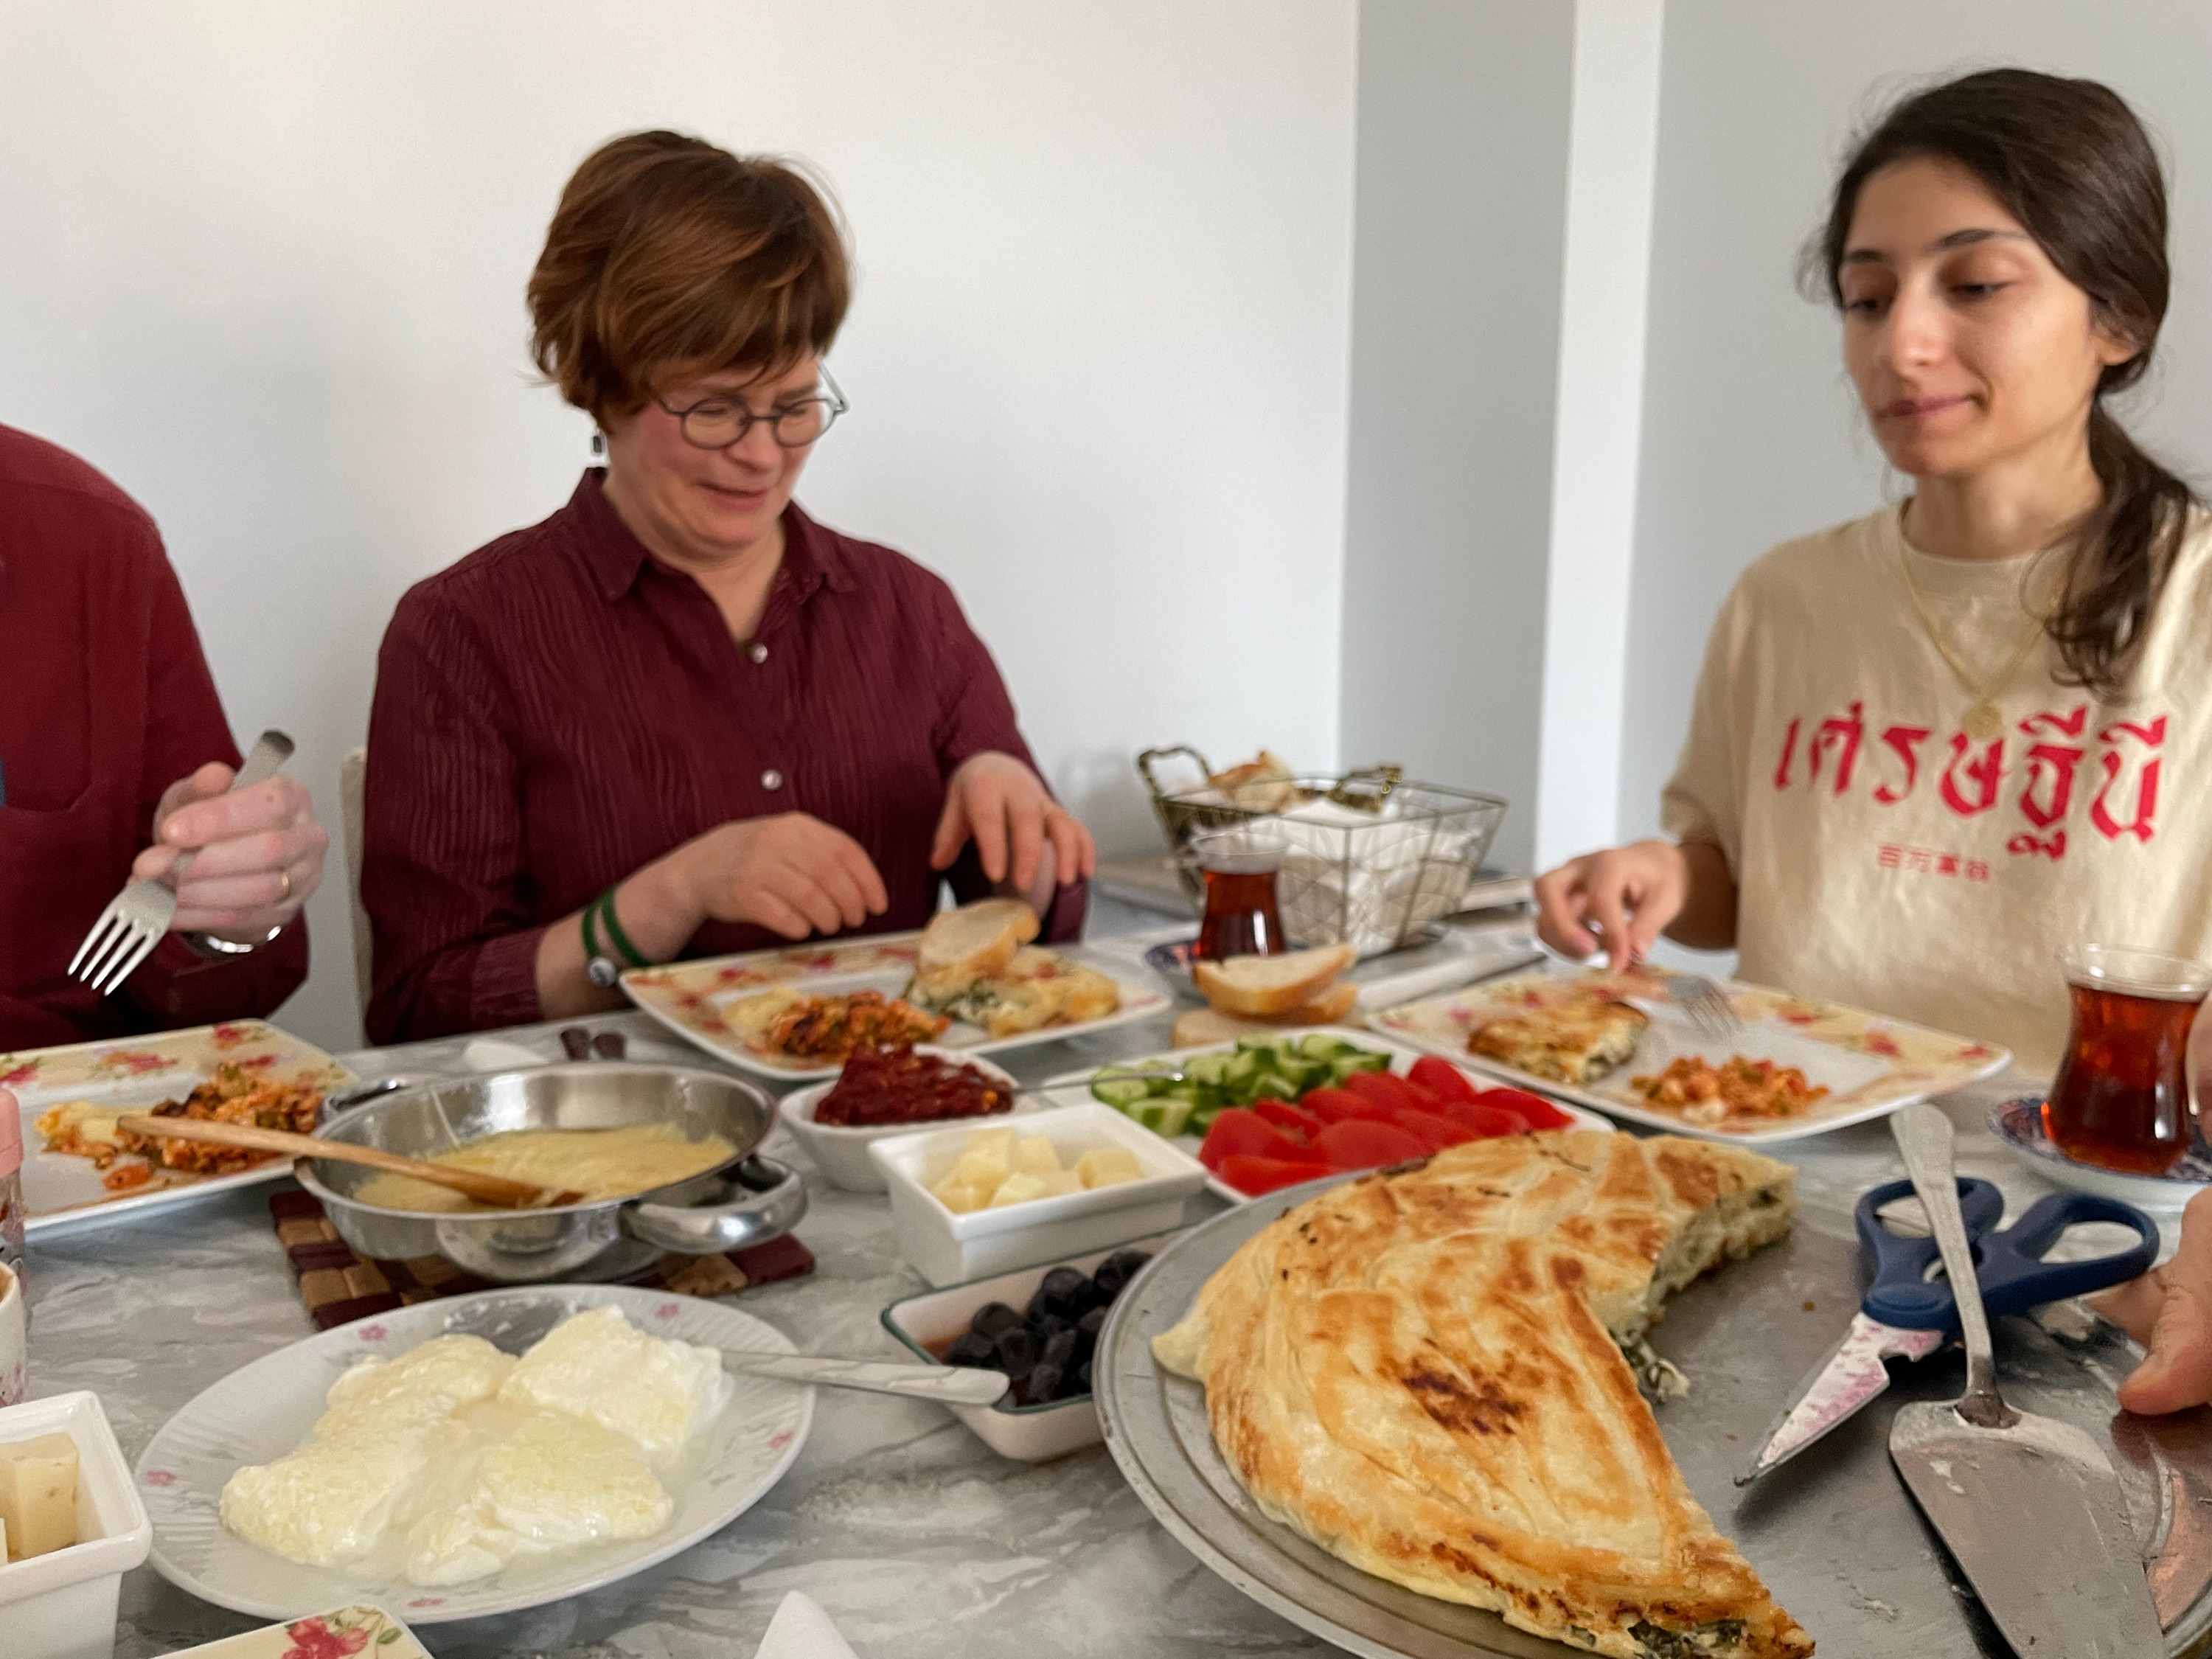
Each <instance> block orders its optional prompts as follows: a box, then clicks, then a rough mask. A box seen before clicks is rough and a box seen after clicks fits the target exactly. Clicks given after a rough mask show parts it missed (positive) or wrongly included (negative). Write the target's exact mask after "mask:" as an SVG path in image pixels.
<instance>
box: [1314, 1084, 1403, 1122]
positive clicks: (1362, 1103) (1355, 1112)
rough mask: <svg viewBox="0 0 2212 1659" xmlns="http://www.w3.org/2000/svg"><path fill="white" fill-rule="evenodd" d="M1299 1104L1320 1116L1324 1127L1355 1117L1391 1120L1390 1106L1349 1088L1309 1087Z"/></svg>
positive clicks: (1348, 1120) (1368, 1119)
mask: <svg viewBox="0 0 2212 1659" xmlns="http://www.w3.org/2000/svg"><path fill="white" fill-rule="evenodd" d="M1298 1105H1299V1107H1300V1108H1301V1109H1304V1110H1305V1111H1309V1112H1311V1113H1312V1114H1313V1115H1315V1116H1316V1117H1317V1118H1319V1119H1320V1120H1321V1121H1322V1126H1323V1127H1327V1126H1328V1125H1329V1124H1331V1123H1348V1122H1350V1121H1352V1120H1353V1119H1355V1118H1364V1119H1366V1120H1367V1121H1370V1122H1373V1123H1388V1122H1389V1121H1390V1109H1389V1107H1388V1106H1378V1105H1376V1103H1374V1102H1373V1101H1371V1100H1367V1099H1364V1098H1363V1097H1360V1096H1358V1095H1355V1094H1353V1093H1352V1091H1350V1090H1348V1089H1309V1090H1307V1091H1306V1092H1305V1097H1304V1098H1303V1099H1302V1100H1300V1101H1299V1102H1298Z"/></svg>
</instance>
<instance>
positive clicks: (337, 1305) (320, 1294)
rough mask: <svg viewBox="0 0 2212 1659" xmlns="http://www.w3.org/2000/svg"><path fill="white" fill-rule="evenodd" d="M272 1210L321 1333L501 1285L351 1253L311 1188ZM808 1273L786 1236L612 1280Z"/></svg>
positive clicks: (675, 1287) (436, 1260) (694, 1290)
mask: <svg viewBox="0 0 2212 1659" xmlns="http://www.w3.org/2000/svg"><path fill="white" fill-rule="evenodd" d="M269 1214H270V1219H272V1220H273V1221H275V1222H276V1237H277V1241H278V1242H279V1243H282V1244H283V1246H284V1254H285V1255H287V1256H288V1257H289V1258H290V1260H291V1263H292V1271H293V1273H295V1274H296V1275H297V1276H298V1278H299V1280H300V1299H301V1301H303V1302H305V1303H306V1304H307V1317H308V1318H310V1319H312V1320H313V1321H314V1322H315V1328H316V1329H317V1330H319V1331H327V1330H329V1329H331V1328H332V1327H333V1326H337V1325H348V1324H351V1323H352V1322H354V1321H355V1320H356V1319H366V1318H368V1316H369V1315H371V1314H380V1313H389V1312H391V1311H392V1309H394V1308H404V1307H406V1306H409V1305H410V1304H413V1303H416V1302H431V1301H435V1300H436V1299H437V1298H438V1297H443V1296H465V1295H466V1294H468V1293H469V1292H470V1291H488V1290H496V1289H501V1288H503V1287H501V1286H498V1285H493V1284H491V1283H490V1282H489V1281H488V1280H485V1279H478V1278H477V1277H476V1276H475V1275H474V1274H472V1273H464V1272H462V1270H461V1269H460V1268H459V1267H455V1266H454V1265H453V1263H452V1262H450V1261H447V1260H446V1258H445V1257H443V1256H441V1255H423V1256H417V1257H416V1258H415V1259H414V1260H413V1261H372V1260H371V1259H370V1258H368V1257H367V1256H363V1255H356V1253H355V1251H354V1248H353V1246H351V1245H350V1244H349V1243H346V1242H345V1240H343V1239H342V1238H340V1237H338V1235H337V1229H336V1228H334V1227H332V1226H331V1224H330V1218H328V1217H327V1216H325V1214H324V1213H323V1206H322V1203H321V1200H319V1199H317V1198H316V1197H314V1195H313V1194H309V1193H298V1192H293V1193H277V1194H273V1195H272V1196H271V1197H270V1200H269ZM813 1271H814V1252H813V1251H811V1250H810V1249H807V1248H806V1246H805V1245H804V1244H802V1243H799V1241H798V1240H797V1239H796V1238H793V1237H791V1236H790V1235H788V1234H786V1235H785V1236H784V1237H781V1238H771V1239H770V1240H769V1242H768V1243H765V1244H756V1245H755V1246H753V1248H752V1249H749V1250H732V1251H731V1252H730V1253H729V1254H728V1255H664V1256H662V1257H661V1258H660V1259H659V1261H655V1262H653V1263H652V1264H650V1265H649V1266H647V1267H645V1268H643V1269H642V1270H641V1271H640V1272H637V1273H632V1274H631V1275H630V1276H629V1278H627V1279H617V1280H616V1281H614V1282H616V1283H617V1284H622V1285H642V1286H644V1287H645V1288H646V1289H647V1290H654V1291H675V1292H676V1294H678V1296H708V1297H711V1296H728V1295H730V1294H732V1292H733V1291H742V1290H744V1289H746V1288H747V1287H749V1286H750V1285H766V1284H769V1283H771V1282H772V1281H774V1280H775V1279H797V1278H798V1277H799V1275H801V1274H802V1273H812V1272H813Z"/></svg>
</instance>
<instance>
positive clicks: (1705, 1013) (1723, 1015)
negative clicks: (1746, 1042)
mask: <svg viewBox="0 0 2212 1659" xmlns="http://www.w3.org/2000/svg"><path fill="white" fill-rule="evenodd" d="M1667 994H1668V998H1669V999H1671V1000H1673V1002H1674V1006H1676V1007H1677V1008H1680V1010H1681V1011H1682V1012H1684V1013H1686V1014H1687V1015H1688V1016H1689V1017H1690V1024H1692V1025H1693V1026H1694V1027H1696V1028H1697V1031H1698V1035H1699V1036H1702V1037H1705V1038H1707V1039H1709V1040H1710V1041H1711V1042H1735V1039H1736V1037H1737V1036H1739V1035H1741V1032H1742V1030H1743V1018H1742V1017H1741V1015H1739V1014H1738V1013H1737V1012H1736V1011H1735V1004H1734V1003H1732V1002H1730V1001H1729V999H1728V993H1727V992H1725V991H1723V990H1722V989H1721V987H1719V985H1718V984H1717V983H1716V982H1715V981H1711V980H1710V979H1707V978H1706V977H1705V975H1703V974H1669V975H1667Z"/></svg>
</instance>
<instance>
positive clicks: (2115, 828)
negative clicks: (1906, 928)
mask: <svg viewBox="0 0 2212 1659" xmlns="http://www.w3.org/2000/svg"><path fill="white" fill-rule="evenodd" d="M2166 718H2167V717H2166V715H2164V714H2160V715H2158V716H2156V717H2155V718H2154V719H2151V720H2148V721H2144V722H2140V723H2138V722H2136V721H2133V720H2117V721H2114V722H2113V723H2112V725H2110V726H2102V727H2100V728H2098V729H2097V730H2096V732H2095V733H2094V736H2093V738H2092V737H2091V736H2090V726H2089V707H2088V705H2087V703H2080V704H2076V705H2075V707H2074V708H2071V709H2069V710H2068V711H2066V712H2064V713H2059V712H2057V711H2054V710H2043V711H2039V712H2038V713H2036V714H2030V715H2029V716H2028V717H2027V719H2025V720H2021V721H2020V722H2019V723H2018V724H2017V726H2015V731H2014V732H2013V733H2008V734H2007V735H2006V736H2004V737H2001V738H1994V739H1992V740H1990V741H1989V742H1986V743H1983V742H1978V741H1977V740H1976V739H1975V738H1971V737H1969V736H1968V735H1967V734H1966V732H1951V733H1950V734H1948V736H1947V737H1944V738H1941V739H1940V740H1939V739H1937V738H1936V732H1935V729H1934V728H1933V727H1930V726H1906V725H1903V724H1896V725H1887V726H1881V727H1880V728H1879V730H1875V727H1874V724H1873V722H1871V721H1869V719H1868V717H1867V714H1866V708H1865V705H1864V704H1863V703H1861V702H1854V703H1852V704H1850V706H1849V707H1848V708H1845V709H1844V712H1843V713H1842V714H1830V715H1826V716H1822V717H1820V718H1818V719H1814V718H1811V717H1808V716H1803V715H1800V716H1798V717H1796V718H1794V719H1792V720H1790V723H1789V725H1788V726H1786V727H1785V728H1784V732H1783V736H1782V752H1781V754H1780V755H1779V756H1778V757H1777V759H1776V762H1775V767H1774V787H1775V788H1776V789H1778V790H1790V789H1806V790H1809V791H1811V792H1812V793H1814V794H1816V795H1827V796H1831V797H1842V796H1847V795H1850V793H1853V786H1854V785H1855V784H1856V785H1857V787H1859V788H1861V789H1863V791H1864V792H1865V793H1868V794H1869V795H1871V796H1872V797H1873V799H1875V801H1876V802H1877V803H1878V804H1880V805H1883V806H1894V805H1898V804H1899V802H1901V801H1904V800H1907V799H1911V795H1912V793H1913V792H1914V791H1915V790H1916V789H1918V788H1921V787H1923V780H1929V782H1927V783H1926V784H1925V787H1932V788H1934V790H1935V791H1936V797H1937V799H1939V800H1941V801H1942V804H1943V806H1944V808H1945V810H1946V811H1949V812H1951V813H1952V814H1953V815H1954V816H1955V817H1960V818H1968V819H1972V818H1980V817H1984V815H1986V814H1991V813H1994V814H1996V817H1995V818H1993V819H1991V820H1990V821H1991V823H1993V824H1994V825H1996V826H1998V827H2002V826H2003V825H2005V824H2007V823H2009V822H2011V820H2012V818H2013V815H2014V814H2015V813H2016V814H2018V817H2019V819H2020V820H2021V821H2022V822H2023V823H2025V825H2026V827H2025V828H2024V829H2018V830H2016V831H2015V832H2014V833H2012V834H2010V835H2009V836H2008V837H2007V839H2006V841H2005V844H2004V845H2005V851H2006V852H2008V853H2010V854H2015V855H2016V856H2023V857H2035V856H2041V857H2044V858H2048V859H2052V860H2058V859H2063V858H2064V857H2065V856H2066V844H2067V843H2066V836H2067V830H2066V823H2067V820H2068V818H2069V816H2075V815H2076V813H2075V809H2076V807H2077V806H2078V805H2080V804H2081V796H2082V794H2083V793H2084V792H2085V790H2086V789H2087V784H2088V782H2089V781H2091V780H2094V781H2095V782H2096V788H2095V791H2094V793H2091V794H2089V796H2088V799H2087V811H2086V817H2087V819H2088V823H2087V828H2089V829H2093V831H2094V832H2095V833H2096V834H2097V835H2098V836H2101V837H2102V838H2103V839H2104V840H2106V841H2107V842H2118V841H2120V840H2123V839H2126V838H2132V839H2134V840H2136V841H2137V842H2148V841H2149V840H2150V839H2151V837H2152V836H2154V835H2155V834H2156V833H2157V817H2158V796H2159V773H2160V767H2161V765H2162V764H2163V762H2162V759H2161V756H2160V750H2162V749H2163V747H2164V745H2165V743H2166ZM1870 730H1875V741H1874V744H1873V745H1872V746H1871V747H1870V748H1868V749H1867V750H1866V752H1867V756H1868V761H1867V764H1866V765H1865V766H1863V767H1862V766H1861V765H1860V764H1859V761H1860V756H1861V750H1862V747H1863V745H1864V744H1866V739H1867V734H1868V732H1869V731H1870ZM2092 759H2093V761H2094V763H2095V764H2094V766H2093V768H2092V769H2089V770H2088V771H2087V772H2085V771H2084V769H2083V766H2084V763H2086V762H2089V761H2091V760H2092ZM2080 827H2081V826H2078V825H2077V826H2076V828H2077V829H2079V828H2080ZM1890 850H1891V849H1890V848H1888V847H1887V846H1885V848H1883V852H1884V854H1885V855H1887V854H1888V853H1889V852H1890ZM1909 850H1911V849H1905V851H1900V852H1899V854H1898V859H1899V860H1902V859H1903V858H1904V857H1905V855H1906V852H1907V851H1909ZM1883 862H1884V863H1885V864H1886V865H1887V864H1893V860H1892V859H1890V858H1889V857H1887V856H1885V857H1884V859H1883ZM1895 867H1903V866H1902V864H1901V862H1898V863H1896V865H1895Z"/></svg>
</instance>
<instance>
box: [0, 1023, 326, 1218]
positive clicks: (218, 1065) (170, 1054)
mask: <svg viewBox="0 0 2212 1659" xmlns="http://www.w3.org/2000/svg"><path fill="white" fill-rule="evenodd" d="M224 1066H237V1067H239V1068H240V1069H241V1070H243V1071H245V1072H246V1073H258V1074H262V1075H266V1076H270V1077H275V1078H279V1079H283V1080H285V1081H287V1082H293V1081H302V1082H308V1083H312V1084H313V1085H314V1086H316V1087H317V1088H319V1089H324V1090H330V1089H335V1088H337V1087H338V1086H340V1085H343V1084H347V1083H350V1082H352V1081H353V1080H354V1079H353V1073H351V1072H349V1071H348V1070H346V1068H345V1067H344V1066H341V1065H339V1064H338V1063H337V1061H336V1060H332V1059H331V1057H330V1055H328V1054H325V1053H324V1052H323V1051H322V1050H321V1049H320V1048H316V1047H315V1046H314V1045H313V1043H311V1042H302V1041H301V1039H299V1038H298V1037H295V1036H292V1035H291V1033H289V1031H281V1030H277V1029H276V1027H275V1026H274V1025H271V1024H268V1023H267V1022H266V1021H264V1020H258V1019H241V1020H234V1021H230V1022H228V1023H227V1024H221V1025H199V1026H194V1027H192V1028H191V1029H190V1030H182V1031H155V1032H152V1033H150V1034H149V1035H147V1036H134V1037H123V1038H116V1039H113V1040H111V1041H108V1042H74V1043H70V1044H69V1045H67V1046H66V1047H63V1048H27V1049H24V1050H22V1051H21V1052H19V1053H15V1054H0V1088H3V1089H8V1090H10V1091H13V1092H14V1094H15V1102H16V1105H17V1107H18V1109H20V1111H21V1114H22V1126H23V1209H24V1217H25V1218H24V1231H25V1232H26V1233H27V1234H28V1235H30V1237H33V1238H38V1237H51V1236H52V1235H54V1234H56V1233H60V1232H68V1231H76V1230H77V1229H79V1228H84V1227H99V1226H107V1225H112V1224H113V1223H116V1222H119V1221H123V1220H125V1219H128V1218H135V1217H137V1216H143V1215H145V1214H147V1213H149V1212H152V1211H155V1210H166V1209H173V1208H174V1207H176V1206H178V1205H180V1204H191V1203H197V1202H198V1201H199V1200H202V1199H204V1198H207V1197H210V1196H212V1195H213V1194H217V1193H226V1192H231V1191H234V1190H235V1189H236V1188H240V1187H251V1186H253V1185H256V1184H258V1183H259V1182H270V1181H279V1180H282V1179H283V1177H284V1176H287V1175H289V1174H290V1173H291V1170H292V1160H291V1159H290V1158H286V1157H283V1155H282V1154H279V1155H277V1156H276V1157H273V1158H268V1159H265V1160H264V1161H263V1162H262V1163H259V1164H255V1165H253V1166H252V1168H250V1169H246V1170H240V1171H239V1172H238V1173H237V1174H235V1175H225V1176H197V1175H188V1174H185V1173H184V1172H182V1171H179V1170H162V1169H156V1170H154V1172H153V1173H152V1175H151V1176H149V1178H148V1179H147V1180H146V1181H144V1182H141V1183H140V1184H138V1185H136V1186H132V1187H127V1188H123V1187H117V1188H111V1187H109V1186H108V1185H107V1184H106V1182H107V1176H108V1175H109V1174H112V1172H113V1170H116V1169H126V1170H128V1169H135V1168H137V1167H138V1166H140V1165H141V1164H143V1160H142V1159H138V1158H122V1159H118V1160H117V1162H116V1164H114V1165H112V1166H111V1168H110V1170H106V1171H103V1170H100V1169H99V1168H97V1167H96V1166H95V1165H94V1163H93V1161H92V1160H91V1159H90V1158H81V1157H78V1156H76V1154H74V1153H67V1152H48V1151H46V1139H45V1137H44V1136H42V1135H40V1133H39V1129H38V1120H39V1115H40V1113H42V1112H46V1111H49V1110H51V1109H53V1108H54V1107H56V1106H59V1105H62V1104H64V1103H67V1102H70V1101H76V1100H82V1101H89V1102H91V1103H93V1104H94V1105H96V1106H103V1107H109V1108H116V1107H128V1108H133V1109H152V1108H154V1107H155V1106H158V1105H160V1104H161V1103H162V1102H163V1101H166V1100H181V1099H182V1098H183V1097H185V1095H187V1094H189V1093H191V1091H193V1090H194V1089H196V1088H197V1087H198V1086H199V1085H201V1084H203V1083H205V1082H206V1081H208V1079H210V1078H212V1077H214V1076H215V1074H216V1073H217V1072H218V1071H220V1070H221V1069H222V1068H223V1067H224Z"/></svg>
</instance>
